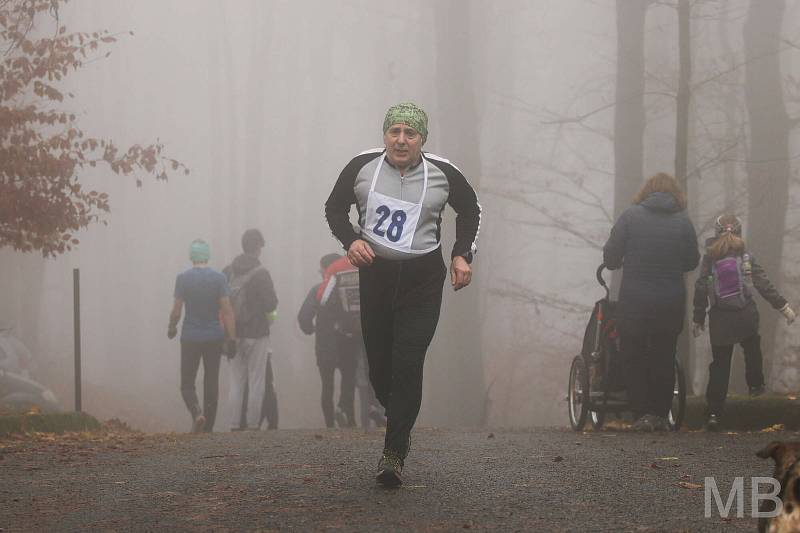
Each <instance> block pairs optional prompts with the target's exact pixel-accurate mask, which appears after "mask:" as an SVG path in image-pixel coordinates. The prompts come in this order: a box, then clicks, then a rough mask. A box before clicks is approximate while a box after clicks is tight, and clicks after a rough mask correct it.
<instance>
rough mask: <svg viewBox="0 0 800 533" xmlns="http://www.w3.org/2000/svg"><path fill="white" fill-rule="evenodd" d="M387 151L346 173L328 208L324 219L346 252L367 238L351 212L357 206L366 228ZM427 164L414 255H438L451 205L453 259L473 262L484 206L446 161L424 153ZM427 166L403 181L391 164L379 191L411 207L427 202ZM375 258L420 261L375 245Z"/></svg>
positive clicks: (366, 156) (357, 161)
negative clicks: (369, 202)
mask: <svg viewBox="0 0 800 533" xmlns="http://www.w3.org/2000/svg"><path fill="white" fill-rule="evenodd" d="M383 152H384V150H383V149H376V150H370V151H368V152H364V153H362V154H359V155H358V156H356V157H355V158H353V159H352V160H351V161H350V163H348V164H347V166H346V167H345V168H344V170H342V173H341V174H340V175H339V179H338V180H337V181H336V185H335V186H334V187H333V191H331V194H330V196H329V197H328V201H327V202H325V218H327V220H328V225H329V226H330V228H331V231H332V232H333V235H334V236H335V237H336V238H337V239H339V241H341V243H342V245H343V246H344V249H345V250H347V249H348V248H349V247H350V245H351V244H352V243H353V241H355V240H357V239H361V238H362V237H361V236H360V235H359V234H358V233H357V232H356V231H355V230H354V228H353V226H352V224H351V223H350V217H349V212H350V206H351V205H353V204H356V208H357V209H358V221H359V226H360V227H361V228H362V231H363V228H364V224H365V218H366V213H365V210H366V206H367V197H368V195H369V191H370V186H371V184H372V178H373V175H374V173H375V170H376V167H377V165H378V164H379V161H380V157H381V155H382V154H383ZM422 157H424V158H425V160H426V161H427V163H428V190H427V193H426V194H425V200H424V202H423V206H422V213H421V215H420V220H419V224H418V225H417V230H416V232H415V233H414V240H413V242H412V246H411V250H412V252H414V251H423V250H430V249H435V248H436V247H437V246H438V244H439V242H440V240H441V224H442V211H443V210H444V207H445V205H446V204H450V206H451V207H452V208H453V209H454V210H455V212H456V242H455V245H454V246H453V251H452V254H451V257H455V256H458V255H460V256H462V257H464V258H465V259H466V260H467V261H468V262H471V261H472V255H473V254H474V253H475V252H476V251H477V246H476V242H477V239H478V232H479V230H480V224H481V206H480V204H479V203H478V197H477V195H476V194H475V191H474V190H473V189H472V187H471V186H470V184H469V183H468V182H467V179H466V178H465V177H464V175H463V174H462V173H461V171H460V170H459V169H458V168H457V167H456V166H455V165H453V164H452V163H450V161H448V160H447V159H443V158H441V157H439V156H436V155H433V154H429V153H425V152H423V153H422ZM423 181H424V180H423V165H422V162H420V163H419V164H418V165H417V166H415V167H412V168H410V169H409V170H408V172H407V173H406V175H405V176H400V172H399V170H398V169H396V168H394V167H392V165H391V164H389V162H388V160H387V161H385V162H384V164H383V167H382V168H381V171H380V174H379V176H378V180H377V183H376V186H375V191H377V192H379V193H382V194H385V195H387V196H392V197H394V198H398V199H400V200H405V201H408V202H418V201H419V199H420V197H421V196H422V188H423ZM371 244H372V246H373V249H374V250H375V253H376V254H377V255H378V256H380V257H383V258H386V259H410V258H414V257H419V255H417V254H414V253H404V252H399V251H397V250H393V249H389V248H386V247H383V246H380V245H377V244H373V243H371Z"/></svg>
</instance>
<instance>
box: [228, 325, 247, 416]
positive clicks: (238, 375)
mask: <svg viewBox="0 0 800 533" xmlns="http://www.w3.org/2000/svg"><path fill="white" fill-rule="evenodd" d="M249 341H250V340H249V339H240V340H239V343H238V345H237V347H236V356H235V357H233V358H232V359H228V366H229V372H228V401H227V404H228V407H227V419H228V429H239V428H242V422H243V420H242V418H243V412H244V401H245V397H244V394H245V386H246V385H247V360H248V355H249V353H250V351H249Z"/></svg>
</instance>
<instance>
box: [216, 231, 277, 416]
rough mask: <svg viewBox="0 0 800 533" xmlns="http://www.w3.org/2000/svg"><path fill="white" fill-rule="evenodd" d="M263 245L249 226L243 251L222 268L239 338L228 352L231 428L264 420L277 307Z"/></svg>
mask: <svg viewBox="0 0 800 533" xmlns="http://www.w3.org/2000/svg"><path fill="white" fill-rule="evenodd" d="M264 244H265V243H264V237H263V236H262V235H261V232H260V231H258V230H257V229H248V230H247V231H245V232H244V234H243V235H242V252H243V253H242V254H240V255H238V256H237V257H236V258H235V259H234V260H233V262H232V263H231V264H230V265H228V266H227V267H225V269H224V270H223V273H224V274H225V276H226V277H227V279H228V285H229V286H230V299H231V305H232V307H233V312H234V315H235V316H236V332H237V334H238V337H239V340H238V343H237V346H236V350H235V352H234V353H228V354H227V355H228V357H229V365H230V371H229V389H228V408H227V410H228V413H229V421H230V427H231V430H242V429H248V428H252V429H257V428H258V427H259V424H260V422H261V411H262V404H263V401H264V390H265V378H266V373H267V372H266V367H267V358H268V354H269V351H270V345H269V331H270V320H269V315H270V313H272V312H273V311H275V310H276V309H277V307H278V297H277V296H276V294H275V288H274V286H273V284H272V277H271V276H270V275H269V272H268V271H267V269H266V268H264V266H263V265H262V264H261V261H260V260H259V256H260V255H261V251H262V250H263V249H264ZM245 413H246V414H245Z"/></svg>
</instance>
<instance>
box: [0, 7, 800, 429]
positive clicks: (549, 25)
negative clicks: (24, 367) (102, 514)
mask: <svg viewBox="0 0 800 533" xmlns="http://www.w3.org/2000/svg"><path fill="white" fill-rule="evenodd" d="M45 4H49V2H45ZM6 22H7V21H6ZM35 22H36V23H35V24H34V25H32V26H31V27H30V28H29V29H28V31H29V39H30V40H31V42H37V40H39V39H56V38H57V36H58V35H60V34H59V33H58V32H59V28H60V27H62V26H63V27H65V28H66V34H72V33H73V32H80V33H81V34H82V36H81V37H80V39H81V41H80V46H81V47H85V48H84V50H85V52H86V53H85V54H84V55H81V56H79V57H78V58H77V60H75V61H73V62H72V63H70V64H68V65H66V64H65V65H64V68H63V75H58V76H56V77H54V78H53V79H51V80H49V81H48V82H47V83H40V84H39V85H35V84H34V83H33V82H31V85H30V86H23V87H19V86H16V85H15V83H17V82H18V81H19V80H17V79H16V78H14V75H13V72H11V71H10V70H8V69H7V68H4V70H2V71H0V84H2V89H0V99H1V100H2V102H0V125H2V126H1V127H2V129H3V130H6V131H7V132H8V131H10V128H11V124H12V123H13V121H15V120H17V117H19V116H21V114H22V113H24V112H25V110H26V109H30V108H29V106H35V108H36V109H38V110H40V111H42V112H45V111H47V112H50V111H52V112H54V113H56V116H55V118H54V119H53V122H51V123H50V124H49V126H47V127H49V128H50V129H51V130H53V131H57V130H59V128H77V129H79V130H80V131H81V132H82V133H81V136H80V137H78V138H80V139H86V140H88V139H92V140H94V139H97V140H98V142H99V140H103V144H102V145H97V146H94V145H92V144H91V143H87V145H86V146H85V148H84V150H85V152H86V155H85V159H83V160H82V161H83V163H82V164H80V165H78V166H76V167H74V168H72V167H71V168H70V169H69V172H67V173H66V175H65V176H64V179H66V180H67V182H69V183H73V181H71V180H74V183H77V184H80V186H81V187H82V189H81V190H82V191H83V192H82V193H81V194H86V197H85V198H83V200H82V201H83V202H84V205H85V206H86V207H87V209H88V211H87V212H86V213H82V214H81V216H80V217H79V220H78V221H77V222H76V224H78V225H77V226H76V227H75V226H69V225H67V226H66V227H64V228H61V229H59V230H58V231H57V234H56V235H55V241H53V240H48V239H47V238H38V237H36V234H35V232H36V231H37V228H40V229H41V228H46V227H48V225H47V223H45V222H47V221H46V220H45V219H46V218H47V214H46V212H45V211H46V208H45V207H44V206H42V205H31V206H27V207H26V206H24V205H22V204H19V203H18V202H19V200H18V199H15V194H16V192H17V191H18V190H19V189H18V187H22V186H21V185H18V184H16V183H17V182H16V180H18V179H20V180H24V179H25V178H26V177H28V176H29V175H30V176H41V175H47V173H48V172H49V171H48V170H47V169H43V168H34V169H26V170H23V171H20V170H19V169H18V168H10V167H9V165H7V164H4V163H3V161H2V160H0V169H2V171H1V172H0V193H1V194H2V196H1V197H0V294H1V295H2V298H0V324H2V329H3V330H4V331H8V332H11V333H13V335H14V336H15V337H17V338H19V339H20V340H21V341H22V342H23V343H24V344H25V345H26V346H27V347H28V349H29V350H30V362H29V370H30V374H31V376H33V377H34V378H35V379H36V380H37V381H39V382H41V383H43V384H45V385H46V386H48V387H49V388H51V389H52V390H53V391H54V392H55V394H56V395H57V397H58V398H59V399H60V401H61V403H62V407H63V408H64V409H71V408H72V407H73V405H72V394H73V391H72V387H73V381H72V380H73V292H72V290H73V285H72V280H73V278H72V276H73V269H79V270H80V276H81V295H80V298H81V327H82V358H83V360H82V372H83V409H84V410H85V411H87V412H89V413H92V414H93V415H95V416H97V417H98V418H104V419H105V418H111V417H117V418H120V419H122V420H123V421H125V422H126V423H129V424H130V425H131V426H133V427H136V428H139V429H142V430H145V431H173V430H174V431H183V430H185V429H186V412H185V408H184V406H183V404H182V401H181V397H180V393H179V390H178V384H179V348H178V345H177V343H176V342H175V341H170V340H168V339H167V337H166V335H165V326H166V323H167V315H168V312H169V308H170V305H171V304H172V296H173V288H174V283H175V276H176V274H178V273H179V272H181V271H183V270H185V269H186V268H188V267H189V266H190V263H189V261H188V257H187V249H188V245H189V243H190V242H191V241H192V240H193V239H195V238H203V239H206V240H207V241H208V242H209V244H210V248H211V261H210V264H211V266H212V267H214V268H216V269H222V268H223V267H224V266H225V265H227V264H229V263H230V261H231V260H232V259H233V258H234V257H235V256H236V255H237V254H238V253H239V251H240V236H241V234H242V232H243V231H244V230H245V229H247V228H258V229H260V230H261V231H262V233H263V234H264V237H265V239H266V247H265V250H264V254H263V255H262V261H263V262H264V264H265V266H266V267H267V268H268V269H269V271H270V273H271V275H272V279H273V281H274V283H275V289H276V292H277V295H278V298H279V301H280V303H279V305H278V311H277V313H278V315H277V319H276V321H275V323H274V325H273V329H272V334H271V343H272V349H273V355H272V364H273V366H274V375H275V387H276V390H277V395H278V400H279V407H280V417H281V427H285V428H315V427H321V426H322V424H323V421H322V416H321V414H320V412H319V387H320V384H319V377H318V375H317V370H316V363H315V360H314V341H313V338H311V337H308V336H306V335H304V334H303V333H302V332H301V331H300V330H299V328H298V326H297V319H296V316H297V313H298V309H299V308H300V305H301V304H302V302H303V298H304V297H305V295H306V293H307V292H308V290H309V287H311V286H312V285H314V284H315V283H318V281H319V273H318V272H317V270H318V268H319V265H318V261H319V258H320V256H322V255H324V254H327V253H331V252H340V251H341V245H340V244H339V242H338V241H337V240H336V239H334V238H333V236H332V235H331V233H330V230H329V229H328V226H327V224H326V221H325V218H324V211H323V206H324V203H325V200H326V198H327V197H328V194H329V193H330V190H331V188H332V186H333V184H334V182H335V181H336V178H337V176H338V174H339V172H340V171H341V169H342V168H343V166H344V165H345V164H346V163H347V162H348V161H349V160H350V159H351V158H352V157H353V156H354V155H355V154H358V153H359V152H361V151H363V150H367V149H370V148H374V147H379V146H381V138H382V137H381V124H382V120H383V115H384V113H385V110H386V108H387V107H389V106H390V105H392V104H394V103H397V102H401V101H413V102H416V103H417V104H419V105H420V106H421V107H422V108H424V109H425V110H426V111H427V113H428V115H429V117H430V135H429V137H428V140H427V142H426V144H425V148H424V149H425V151H428V152H432V153H435V154H443V155H445V156H446V157H447V158H449V159H450V160H452V161H453V162H454V163H455V164H457V165H458V167H459V168H460V169H461V170H462V171H463V173H464V175H465V176H467V177H468V179H469V180H470V183H471V184H472V186H473V187H474V188H475V189H476V191H477V193H478V196H479V198H480V203H481V206H482V209H483V217H482V225H481V229H480V236H479V240H478V253H477V255H476V257H475V262H474V263H473V268H474V269H475V278H474V280H473V281H472V285H471V286H470V287H469V288H468V289H466V290H464V291H459V292H457V293H455V292H453V291H452V290H450V289H449V288H448V287H446V290H445V297H444V302H443V307H442V316H441V322H440V324H439V329H438V331H437V334H436V337H435V339H434V341H433V344H432V345H431V348H430V350H429V352H428V354H427V359H426V366H425V382H424V387H425V388H424V394H423V405H422V412H421V415H420V419H419V425H421V426H488V427H529V426H536V425H562V426H563V425H565V424H566V420H567V419H566V404H565V401H564V398H565V390H566V384H567V374H568V371H569V365H570V361H571V360H572V358H573V357H574V356H575V355H576V354H577V353H579V352H580V349H581V340H582V338H583V334H584V328H585V326H586V319H587V316H588V313H589V312H590V310H591V309H592V306H593V304H594V302H595V301H596V300H598V299H599V298H600V297H601V296H602V290H601V289H600V287H599V286H598V285H597V282H596V281H595V278H594V272H595V268H596V267H597V266H598V265H599V264H600V263H601V261H602V247H603V244H604V243H605V241H606V239H607V238H608V234H609V231H610V228H611V226H612V225H613V223H614V221H615V220H616V217H617V216H618V215H619V214H620V213H621V212H622V211H623V210H624V209H625V208H626V207H627V206H629V205H630V203H631V198H632V197H633V195H634V193H635V192H636V191H637V190H638V189H639V187H640V186H641V184H642V182H643V181H644V180H645V179H646V178H647V177H649V176H651V175H653V174H655V173H657V172H662V171H663V172H667V173H670V174H673V175H675V176H676V177H677V178H678V179H679V180H680V181H681V183H682V184H684V186H685V188H686V189H687V191H688V198H689V201H688V206H689V207H688V209H689V214H690V217H691V219H692V221H693V222H694V224H695V227H696V228H697V233H698V241H699V242H700V243H702V242H704V241H705V239H706V238H707V237H709V236H710V235H711V234H712V232H713V221H714V219H715V218H716V217H717V216H718V215H719V214H721V213H724V212H734V213H736V214H738V215H739V216H740V217H741V218H742V219H743V221H744V236H745V239H746V240H747V242H748V246H749V247H750V248H751V249H752V251H753V253H754V254H755V255H756V256H757V257H758V258H759V260H760V262H761V264H762V265H763V267H764V268H765V270H766V271H767V272H769V273H770V276H771V279H772V280H773V282H774V283H775V284H776V285H777V286H778V287H779V289H780V291H781V292H782V293H783V294H784V295H785V296H786V298H787V299H788V300H789V301H790V302H792V303H793V304H796V303H797V302H798V300H800V267H799V266H798V264H800V231H798V229H800V209H798V207H800V204H799V202H800V173H799V170H800V1H798V0H769V1H767V0H652V1H648V0H641V1H631V0H616V1H613V0H535V1H523V0H503V1H488V0H432V1H422V0H408V1H406V2H402V3H396V2H382V1H380V2H379V1H374V0H337V1H335V2H330V1H323V0H291V1H290V0H269V1H257V0H252V1H237V2H222V1H214V0H159V1H154V0H148V1H137V2H129V1H123V0H74V1H71V2H67V3H62V4H61V5H60V7H59V8H58V9H57V10H55V9H44V10H43V11H42V12H41V13H40V14H38V15H37V16H36V18H35ZM6 27H7V26H6ZM3 35H4V38H5V42H4V44H3V48H4V54H5V56H4V60H8V59H10V58H13V59H19V61H21V62H20V63H12V64H16V65H24V64H25V63H24V61H25V60H26V59H25V58H30V59H32V58H35V57H36V56H37V53H39V52H38V50H37V48H36V47H34V46H31V47H26V46H16V45H14V44H13V43H10V42H8V41H9V40H8V33H4V34H3ZM76 39H77V37H76ZM84 39H85V41H84ZM76 46H77V45H76ZM20 68H22V67H20ZM58 72H61V70H60V69H59V71H58ZM37 83H39V82H37ZM52 91H55V92H52ZM84 134H85V137H84V136H83V135H84ZM0 139H1V141H0V151H2V152H3V153H6V154H7V153H9V152H8V150H9V149H11V148H12V147H13V143H14V142H21V141H20V139H18V138H16V137H14V136H9V135H7V134H2V136H1V137H0ZM109 140H113V146H114V150H111V151H110V152H109V150H108V149H107V147H108V146H110V144H109V143H110V141H109ZM128 147H138V148H136V149H132V150H133V151H127V150H128ZM116 149H118V150H119V152H116V151H115V150H116ZM89 152H92V153H94V154H95V155H91V154H89ZM0 159H2V158H0ZM6 161H7V162H8V159H7V160H6ZM43 187H44V186H43ZM93 191H96V192H95V194H93V195H92V194H91V192H93ZM11 213H14V215H13V216H12V215H11ZM17 216H21V217H24V218H25V219H30V220H32V221H33V223H32V224H33V225H32V226H30V227H29V228H27V229H25V230H24V232H23V233H20V232H19V231H18V228H17V225H18V219H17ZM453 216H454V215H453V212H452V211H451V210H449V209H448V210H447V211H446V212H445V223H444V224H443V227H444V228H445V230H446V231H447V232H448V233H447V234H446V236H445V239H444V241H445V242H444V246H443V248H444V249H445V250H449V247H450V245H451V243H452V239H453V238H454V224H453V222H452V219H453ZM38 222H41V227H40V226H37V225H36V224H37V223H38ZM48 223H49V222H48ZM62 234H66V235H67V236H66V238H64V237H62ZM26 235H27V237H26ZM32 235H33V237H31V236H32ZM52 237H53V235H50V238H52ZM696 275H697V274H696V272H695V273H691V274H689V276H688V277H687V284H688V286H693V283H694V279H695V276H696ZM763 305H766V304H765V303H764V302H763V301H760V302H759V306H763ZM778 318H779V315H778V313H769V312H766V311H765V312H763V313H762V325H761V336H762V338H763V346H764V354H765V374H766V380H767V386H768V388H769V389H770V390H772V391H774V392H779V393H792V392H796V391H797V390H798V389H800V330H798V329H797V328H794V329H791V328H789V327H787V326H785V325H784V324H783V322H782V321H781V322H779V321H778ZM686 331H687V329H685V330H684V334H683V335H682V337H681V339H680V341H679V353H678V357H679V358H680V360H681V361H682V362H683V364H684V367H685V368H686V370H687V378H688V386H689V389H690V392H693V393H695V394H697V393H701V392H702V390H703V388H704V386H705V383H706V381H707V375H708V370H707V368H708V363H709V360H710V347H709V346H708V341H707V339H706V338H704V337H701V338H699V339H697V340H695V339H692V338H691V335H688V334H687V333H686ZM736 364H739V360H738V359H737V361H736V363H735V365H736ZM226 371H227V370H226V365H225V362H223V364H222V375H221V378H220V384H221V387H222V389H223V392H222V393H221V394H222V397H224V394H225V393H224V388H225V386H226V383H227V380H226V378H225V373H226ZM741 374H742V372H741V371H736V370H734V372H733V376H734V377H733V378H732V379H733V384H732V388H733V390H736V389H737V387H738V388H739V389H742V388H743V387H744V380H743V378H742V377H741V376H740V375H741Z"/></svg>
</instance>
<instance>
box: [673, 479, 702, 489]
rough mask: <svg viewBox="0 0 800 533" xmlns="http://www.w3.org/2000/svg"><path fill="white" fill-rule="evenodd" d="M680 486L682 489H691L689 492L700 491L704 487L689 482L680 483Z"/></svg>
mask: <svg viewBox="0 0 800 533" xmlns="http://www.w3.org/2000/svg"><path fill="white" fill-rule="evenodd" d="M678 486H679V487H680V488H682V489H689V490H699V489H702V488H703V485H700V484H699V483H690V482H688V481H679V482H678Z"/></svg>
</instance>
